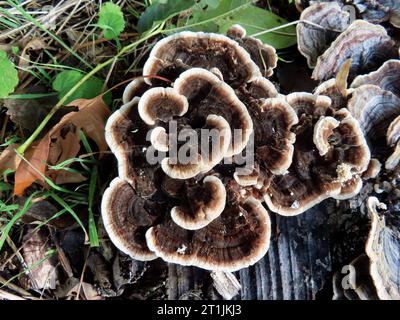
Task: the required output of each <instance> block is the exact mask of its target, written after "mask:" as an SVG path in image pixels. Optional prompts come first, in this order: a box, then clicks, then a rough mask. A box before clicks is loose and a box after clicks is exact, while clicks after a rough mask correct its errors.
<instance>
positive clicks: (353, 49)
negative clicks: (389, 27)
mask: <svg viewBox="0 0 400 320" xmlns="http://www.w3.org/2000/svg"><path fill="white" fill-rule="evenodd" d="M395 57H398V52H397V50H396V48H395V43H394V41H393V40H392V39H391V38H390V37H389V36H388V35H387V33H386V30H385V28H384V27H382V26H379V25H374V24H372V23H369V22H366V21H363V20H356V21H354V22H353V23H352V24H351V25H350V26H349V27H348V28H347V29H346V31H344V32H343V33H342V34H340V35H339V36H338V37H337V38H336V40H335V41H334V42H333V43H332V44H331V46H330V47H329V49H328V50H326V51H325V52H324V54H323V55H321V56H320V57H319V58H318V61H317V65H316V67H315V69H314V72H313V74H312V78H313V79H315V80H320V81H324V80H327V79H330V78H333V77H335V76H336V74H337V72H338V71H339V70H340V66H341V65H342V64H343V63H344V61H345V60H347V59H349V58H352V64H351V67H350V79H353V78H354V77H355V76H357V75H358V74H362V73H365V72H369V71H372V70H375V69H376V68H378V67H379V66H380V65H381V64H382V62H384V61H386V60H388V59H391V58H395Z"/></svg>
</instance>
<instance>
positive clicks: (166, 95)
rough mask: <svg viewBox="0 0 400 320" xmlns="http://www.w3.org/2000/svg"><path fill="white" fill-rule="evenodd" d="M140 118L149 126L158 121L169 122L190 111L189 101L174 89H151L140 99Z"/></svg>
mask: <svg viewBox="0 0 400 320" xmlns="http://www.w3.org/2000/svg"><path fill="white" fill-rule="evenodd" d="M138 110H139V115H140V118H141V119H142V120H143V121H144V122H145V123H146V124H148V125H154V124H156V121H162V122H168V121H170V120H172V119H173V117H174V116H183V115H184V114H185V113H186V112H187V110H188V101H187V99H186V97H185V96H183V95H180V94H179V93H177V92H176V91H175V90H174V89H172V88H161V87H156V88H151V89H149V90H147V91H146V92H145V93H144V94H143V95H142V96H141V98H140V101H139V105H138Z"/></svg>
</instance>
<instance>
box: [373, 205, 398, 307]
mask: <svg viewBox="0 0 400 320" xmlns="http://www.w3.org/2000/svg"><path fill="white" fill-rule="evenodd" d="M367 207H368V211H369V213H370V215H371V219H372V222H371V230H370V233H369V236H368V240H367V244H366V253H367V255H368V257H369V259H370V274H371V277H372V279H373V281H374V283H375V287H376V290H377V293H378V296H379V298H380V299H383V300H392V299H393V300H400V274H399V272H398V271H399V265H400V218H399V213H398V212H397V211H395V210H394V209H393V208H392V209H390V210H388V208H387V207H386V205H385V204H383V203H380V202H379V200H378V199H377V198H375V197H369V198H368V200H367Z"/></svg>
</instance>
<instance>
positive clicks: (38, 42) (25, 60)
mask: <svg viewBox="0 0 400 320" xmlns="http://www.w3.org/2000/svg"><path fill="white" fill-rule="evenodd" d="M44 48H46V44H45V43H44V41H43V40H42V39H40V38H33V39H32V40H30V41H29V42H28V43H27V44H26V45H25V47H24V49H23V50H22V53H21V57H20V59H19V63H18V67H19V69H20V70H19V72H18V77H19V79H20V80H21V81H22V80H23V79H24V78H25V77H26V75H27V74H28V73H26V72H25V71H24V70H22V69H23V68H26V67H28V66H29V63H30V60H31V59H30V53H31V52H32V51H38V50H42V49H44Z"/></svg>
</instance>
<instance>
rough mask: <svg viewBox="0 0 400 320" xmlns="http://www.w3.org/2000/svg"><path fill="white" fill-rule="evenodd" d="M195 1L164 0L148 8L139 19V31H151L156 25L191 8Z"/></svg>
mask: <svg viewBox="0 0 400 320" xmlns="http://www.w3.org/2000/svg"><path fill="white" fill-rule="evenodd" d="M194 4H195V1H194V0H180V1H177V0H163V1H157V2H154V3H153V4H152V5H151V6H149V7H147V8H146V10H145V11H144V12H143V13H142V15H141V16H140V18H139V22H138V25H137V29H138V31H139V32H140V33H143V32H145V31H147V30H149V29H150V28H151V27H152V26H153V25H154V23H157V22H161V21H164V20H167V19H170V18H172V17H173V16H175V15H176V14H178V13H180V12H182V11H184V10H187V9H189V8H191V7H192V6H193V5H194Z"/></svg>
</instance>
